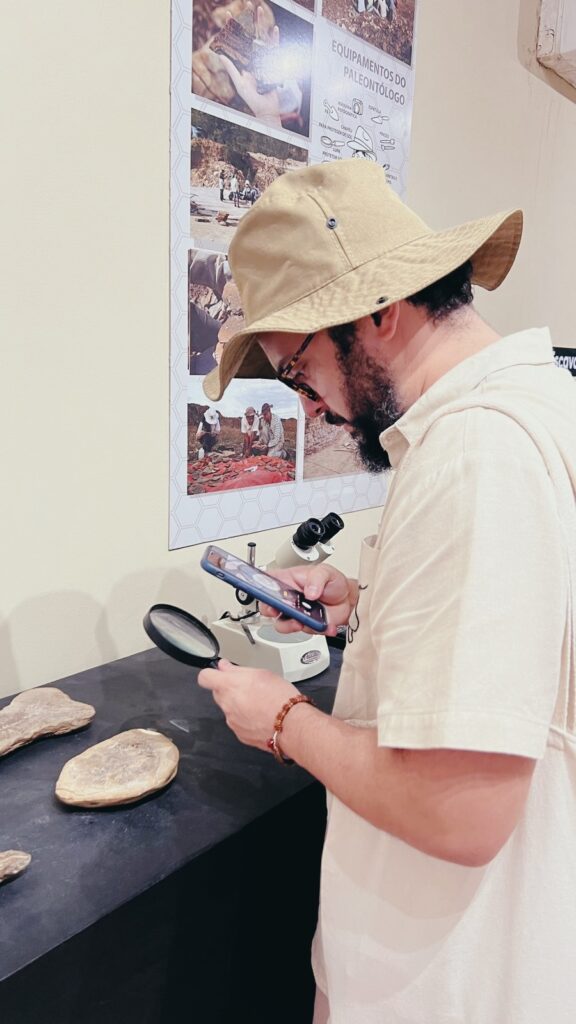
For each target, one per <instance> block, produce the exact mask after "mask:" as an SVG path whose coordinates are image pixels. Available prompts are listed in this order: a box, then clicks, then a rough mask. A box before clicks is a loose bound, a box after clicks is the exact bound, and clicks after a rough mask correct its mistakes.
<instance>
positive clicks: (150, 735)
mask: <svg viewBox="0 0 576 1024" xmlns="http://www.w3.org/2000/svg"><path fill="white" fill-rule="evenodd" d="M179 756H180V754H179V752H178V747H176V746H175V745H174V743H172V741H171V740H169V739H167V737H166V736H162V734H161V733H159V732H155V730H154V729H129V730H128V731H127V732H121V733H118V735H117V736H112V738H111V739H109V740H104V741H103V743H97V744H96V745H95V746H94V747H89V748H88V750H85V751H84V753H83V754H78V756H77V757H73V758H72V759H71V760H70V761H68V762H67V763H66V764H65V765H64V767H63V769H62V771H61V772H60V777H59V779H58V782H57V783H56V796H57V797H58V799H59V800H62V802H63V803H65V804H72V805H73V806H75V807H112V806H114V805H116V804H131V803H134V801H135V800H141V799H142V798H143V797H145V796H148V795H149V794H150V793H155V792H156V791H157V790H159V789H162V788H163V787H164V786H167V785H168V783H169V782H171V781H172V779H173V778H174V776H175V775H176V771H177V769H178V758H179Z"/></svg>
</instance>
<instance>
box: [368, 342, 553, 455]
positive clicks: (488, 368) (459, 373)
mask: <svg viewBox="0 0 576 1024" xmlns="http://www.w3.org/2000/svg"><path fill="white" fill-rule="evenodd" d="M553 362H554V350H553V348H552V342H551V339H550V331H549V330H548V328H547V327H541V328H533V329H532V330H529V331H518V332H517V333H516V334H509V335H507V336H506V337H505V338H500V339H499V340H498V341H495V342H494V343H493V344H492V345H488V347H487V348H484V349H482V351H481V352H477V353H476V355H473V356H470V357H469V358H468V359H464V360H463V361H462V362H461V363H458V365H457V366H454V367H453V368H452V369H451V370H449V371H448V372H447V373H445V374H444V375H443V376H442V377H440V379H439V380H437V381H436V382H435V383H434V384H432V386H431V387H430V388H428V390H427V391H425V392H424V394H423V395H422V396H421V397H420V398H419V399H418V400H417V401H416V402H414V404H413V405H411V406H410V408H409V409H408V410H407V411H406V412H405V413H404V415H403V416H401V417H400V419H399V420H397V422H396V423H395V424H394V425H393V426H392V427H388V428H387V429H386V430H384V431H383V432H382V433H381V434H380V444H381V445H382V447H383V448H384V449H385V451H386V452H387V453H388V457H389V459H390V462H391V464H392V468H393V469H398V466H399V465H400V462H401V461H402V458H403V457H404V455H405V454H406V452H407V451H408V449H409V448H410V447H411V445H413V444H416V443H417V442H418V441H419V440H420V438H421V437H422V436H423V435H424V434H425V433H426V430H427V428H428V424H429V423H430V420H431V419H432V418H433V417H434V416H435V415H436V414H437V412H438V410H439V409H440V408H442V407H443V406H445V405H448V404H449V403H450V402H453V401H455V400H457V399H461V398H462V397H463V396H464V395H465V394H466V393H467V392H470V391H473V390H474V389H475V388H477V387H478V386H479V385H480V384H481V383H482V381H484V380H485V379H486V377H488V376H489V375H490V374H492V373H496V372H497V371H499V370H505V369H507V368H508V367H511V366H521V365H523V366H537V365H540V364H545V363H553Z"/></svg>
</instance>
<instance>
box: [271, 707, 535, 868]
mask: <svg viewBox="0 0 576 1024" xmlns="http://www.w3.org/2000/svg"><path fill="white" fill-rule="evenodd" d="M280 742H281V746H282V750H283V752H284V754H285V755H286V756H287V757H292V758H293V759H294V760H295V761H297V762H298V764H300V765H302V767H304V768H306V769H307V770H308V771H309V772H310V773H311V774H312V775H313V776H315V778H317V779H319V780H320V782H322V783H323V784H324V785H325V786H326V788H327V789H328V790H329V791H330V792H331V793H333V794H334V795H335V796H336V797H337V798H338V799H339V800H341V801H342V803H344V804H346V806H347V807H349V808H350V809H351V810H353V811H355V813H356V814H358V815H360V817H362V818H365V819H366V820H367V821H369V822H370V823H371V824H372V825H374V826H375V827H376V828H379V829H382V830H384V831H386V832H389V833H390V834H391V835H393V836H396V837H397V838H398V839H402V840H403V841H404V842H406V843H408V844H409V845H410V846H414V847H416V849H418V850H421V851H422V852H423V853H427V854H429V855H430V856H432V857H438V858H440V859H442V860H448V861H453V862H454V863H456V864H461V865H465V866H468V867H478V866H480V865H482V864H486V863H488V862H489V861H490V860H492V859H493V858H494V857H495V856H496V854H497V853H498V852H499V850H500V849H501V848H502V846H503V845H504V843H505V842H506V840H507V839H508V838H509V836H510V835H511V833H512V832H513V830H514V828H515V827H516V825H517V823H518V821H519V819H520V816H521V814H522V811H523V808H524V803H525V800H526V797H527V795H528V790H529V787H530V782H531V778H532V772H533V770H534V766H535V764H536V762H535V761H534V760H532V759H531V758H527V757H518V756H513V755H509V754H490V753H479V752H475V751H465V750H395V749H392V748H389V747H378V746H377V737H376V730H375V729H361V728H356V727H354V726H350V725H347V724H346V723H344V722H340V721H338V720H337V719H335V718H331V717H329V716H328V715H325V714H323V713H322V712H320V711H318V710H317V709H315V708H312V707H310V705H307V704H301V705H298V706H297V707H295V708H292V710H291V711H290V714H288V715H287V716H286V718H285V720H284V726H283V729H282V735H281V740H280Z"/></svg>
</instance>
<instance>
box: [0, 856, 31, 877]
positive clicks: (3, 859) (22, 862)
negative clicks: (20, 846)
mask: <svg viewBox="0 0 576 1024" xmlns="http://www.w3.org/2000/svg"><path fill="white" fill-rule="evenodd" d="M31 860H32V857H31V856H30V854H29V853H24V851H23V850H4V851H3V852H2V851H0V885H1V884H2V882H7V881H8V879H9V878H16V875H21V874H22V872H23V871H25V870H26V868H27V867H28V865H29V863H30V861H31Z"/></svg>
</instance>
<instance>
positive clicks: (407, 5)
mask: <svg viewBox="0 0 576 1024" xmlns="http://www.w3.org/2000/svg"><path fill="white" fill-rule="evenodd" d="M414 8H415V0H322V14H323V15H324V17H325V18H328V20H329V21H333V22H334V24H335V25H339V26H340V28H344V29H346V31H347V32H352V33H353V34H354V35H355V36H358V38H359V39H363V40H364V42H366V43H371V44H372V46H377V47H378V49H379V50H383V51H384V53H388V54H390V56H391V57H395V58H396V60H401V61H402V62H403V63H404V64H408V65H410V66H411V65H412V47H413V43H414Z"/></svg>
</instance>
